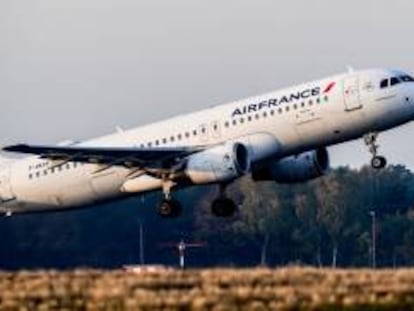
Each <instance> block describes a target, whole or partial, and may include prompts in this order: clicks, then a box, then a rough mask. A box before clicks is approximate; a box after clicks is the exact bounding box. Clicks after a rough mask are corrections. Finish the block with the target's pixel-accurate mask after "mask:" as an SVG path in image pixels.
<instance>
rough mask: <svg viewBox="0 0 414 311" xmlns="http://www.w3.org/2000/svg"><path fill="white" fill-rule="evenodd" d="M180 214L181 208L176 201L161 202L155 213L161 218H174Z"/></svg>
mask: <svg viewBox="0 0 414 311" xmlns="http://www.w3.org/2000/svg"><path fill="white" fill-rule="evenodd" d="M181 212H182V207H181V204H180V202H179V201H177V200H163V201H162V202H161V204H160V205H159V206H158V207H157V213H158V214H159V215H160V216H161V217H163V218H176V217H178V216H180V215H181Z"/></svg>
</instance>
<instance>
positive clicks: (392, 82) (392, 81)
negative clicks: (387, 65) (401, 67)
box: [391, 77, 401, 86]
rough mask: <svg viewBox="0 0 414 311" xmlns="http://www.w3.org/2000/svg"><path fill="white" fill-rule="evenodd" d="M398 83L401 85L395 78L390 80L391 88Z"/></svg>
mask: <svg viewBox="0 0 414 311" xmlns="http://www.w3.org/2000/svg"><path fill="white" fill-rule="evenodd" d="M398 83H401V81H400V79H398V78H397V77H392V78H391V86H393V85H396V84H398Z"/></svg>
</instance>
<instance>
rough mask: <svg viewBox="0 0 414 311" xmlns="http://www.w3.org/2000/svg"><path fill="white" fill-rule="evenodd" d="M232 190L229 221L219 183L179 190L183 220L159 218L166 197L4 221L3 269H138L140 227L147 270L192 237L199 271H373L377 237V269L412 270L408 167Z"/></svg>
mask: <svg viewBox="0 0 414 311" xmlns="http://www.w3.org/2000/svg"><path fill="white" fill-rule="evenodd" d="M228 194H229V196H231V197H232V198H233V199H235V201H236V202H237V204H238V205H239V212H238V214H237V215H236V216H235V217H233V218H230V219H218V218H216V217H214V216H213V215H211V213H210V202H211V200H212V199H213V198H214V197H215V196H216V195H218V187H216V186H205V187H194V188H190V189H187V190H183V191H180V192H178V193H177V194H176V195H177V198H178V199H179V200H180V201H181V202H182V203H183V205H184V214H183V215H182V217H180V218H177V219H160V218H159V216H158V215H157V214H156V212H155V205H156V204H157V203H158V201H159V199H160V198H161V195H160V193H154V194H150V195H145V196H141V197H137V198H130V199H127V200H124V201H121V202H118V203H111V204H105V205H100V206H95V207H93V208H90V209H86V210H75V211H69V212H60V213H47V214H32V215H20V216H19V215H18V216H13V217H11V218H1V219H0V237H1V243H0V268H3V269H17V268H23V267H24V268H38V267H45V268H51V267H54V268H71V267H75V266H89V267H100V268H113V267H119V266H122V265H125V264H135V263H138V262H139V260H140V254H139V252H140V247H139V232H140V228H142V231H143V241H144V245H143V246H144V247H143V250H144V254H143V255H144V256H143V257H144V258H145V263H149V264H154V263H161V264H168V265H175V264H176V262H177V253H176V251H175V250H174V249H173V248H171V247H170V246H168V245H171V243H175V242H179V241H180V240H181V239H184V240H185V241H188V242H193V241H197V242H202V243H203V244H204V247H201V248H197V249H190V250H189V251H188V254H187V262H188V264H189V265H191V266H197V267H201V266H218V265H220V266H257V265H267V266H283V265H288V264H303V265H313V266H321V267H322V266H323V267H328V266H329V267H331V266H333V267H366V266H370V265H372V258H373V256H372V255H373V243H372V242H373V241H372V238H373V234H374V235H375V238H376V249H375V254H376V265H377V266H380V267H396V266H410V265H413V264H414V175H413V173H412V172H410V171H409V170H408V169H406V168H405V167H404V166H400V165H397V166H389V167H387V168H386V169H384V170H380V171H376V170H373V169H371V168H369V167H363V168H361V169H358V170H355V169H351V168H349V167H340V168H336V169H333V170H332V171H331V172H330V173H329V174H328V175H327V176H324V177H322V178H319V179H316V180H313V181H310V182H307V183H302V184H288V185H280V184H277V183H274V182H261V183H255V182H253V181H252V180H251V179H250V178H249V177H245V178H242V179H240V180H239V181H236V182H235V183H233V184H232V185H230V186H229V188H228ZM374 213H375V214H374ZM374 217H375V219H374ZM373 220H375V228H374V229H375V230H374V232H373V230H372V229H373Z"/></svg>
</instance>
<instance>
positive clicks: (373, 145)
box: [364, 133, 387, 169]
mask: <svg viewBox="0 0 414 311" xmlns="http://www.w3.org/2000/svg"><path fill="white" fill-rule="evenodd" d="M377 138H378V133H368V134H366V135H364V142H365V145H367V146H368V147H369V152H370V153H371V155H372V159H371V166H372V168H375V169H382V168H384V167H385V166H386V165H387V159H386V158H385V157H383V156H379V155H377V153H378V148H379V145H378V144H377Z"/></svg>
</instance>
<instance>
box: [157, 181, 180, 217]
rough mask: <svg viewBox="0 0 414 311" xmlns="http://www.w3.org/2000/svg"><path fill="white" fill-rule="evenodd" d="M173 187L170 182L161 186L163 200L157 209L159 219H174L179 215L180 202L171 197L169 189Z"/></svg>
mask: <svg viewBox="0 0 414 311" xmlns="http://www.w3.org/2000/svg"><path fill="white" fill-rule="evenodd" d="M174 185H175V184H174V183H173V182H171V181H166V182H165V183H164V185H163V188H162V189H163V193H164V200H162V202H161V204H160V205H159V206H158V207H157V212H158V214H159V215H160V216H161V217H164V218H176V217H178V216H180V215H181V211H182V206H181V204H180V202H179V201H177V200H174V199H173V198H172V197H171V188H172V187H174Z"/></svg>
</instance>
